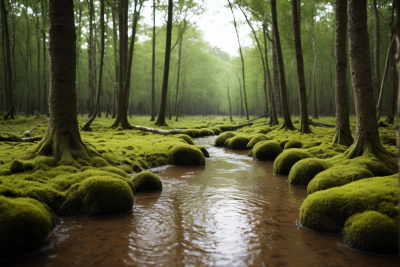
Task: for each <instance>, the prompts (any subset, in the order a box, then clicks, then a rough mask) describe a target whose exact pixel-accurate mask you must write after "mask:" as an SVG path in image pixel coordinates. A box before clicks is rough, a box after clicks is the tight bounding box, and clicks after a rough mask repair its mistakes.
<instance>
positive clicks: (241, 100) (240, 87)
mask: <svg viewBox="0 0 400 267" xmlns="http://www.w3.org/2000/svg"><path fill="white" fill-rule="evenodd" d="M235 74H236V76H237V78H238V80H239V92H240V118H241V117H242V116H243V114H244V109H243V96H242V82H241V81H240V77H239V75H238V74H237V73H235Z"/></svg>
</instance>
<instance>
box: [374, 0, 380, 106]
mask: <svg viewBox="0 0 400 267" xmlns="http://www.w3.org/2000/svg"><path fill="white" fill-rule="evenodd" d="M372 10H373V12H374V59H375V60H374V62H375V99H376V101H378V94H379V88H380V85H381V69H380V60H381V56H380V55H381V47H380V42H381V40H380V28H379V13H378V8H377V6H376V0H373V3H372Z"/></svg>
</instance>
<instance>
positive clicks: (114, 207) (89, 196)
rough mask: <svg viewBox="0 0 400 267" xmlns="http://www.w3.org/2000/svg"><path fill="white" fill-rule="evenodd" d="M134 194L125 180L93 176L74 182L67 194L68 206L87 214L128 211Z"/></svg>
mask: <svg viewBox="0 0 400 267" xmlns="http://www.w3.org/2000/svg"><path fill="white" fill-rule="evenodd" d="M133 202H134V196H133V192H132V189H131V187H130V186H129V185H128V183H127V182H125V181H123V180H120V179H116V178H110V177H103V176H94V177H90V178H88V179H86V180H84V181H83V182H81V183H78V184H74V185H73V186H72V187H71V188H70V190H69V192H68V196H67V205H68V206H69V207H68V208H72V209H75V212H76V213H84V214H85V215H88V216H99V215H107V214H117V213H123V212H127V211H130V210H131V209H132V207H133Z"/></svg>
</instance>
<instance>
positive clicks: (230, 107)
mask: <svg viewBox="0 0 400 267" xmlns="http://www.w3.org/2000/svg"><path fill="white" fill-rule="evenodd" d="M228 102H229V117H230V119H231V122H233V120H232V105H231V97H230V96H229V84H228Z"/></svg>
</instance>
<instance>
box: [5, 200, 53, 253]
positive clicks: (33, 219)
mask: <svg viewBox="0 0 400 267" xmlns="http://www.w3.org/2000/svg"><path fill="white" fill-rule="evenodd" d="M53 227H54V223H53V220H52V215H51V214H50V212H49V211H48V210H47V209H46V208H45V207H44V206H43V205H42V204H41V203H40V202H39V201H37V200H34V199H30V198H13V199H11V198H7V197H4V196H0V258H7V257H15V256H17V255H19V254H24V253H27V252H30V251H33V250H36V249H38V248H39V247H40V246H42V245H44V243H45V240H46V237H47V236H48V235H49V233H50V232H51V229H52V228H53Z"/></svg>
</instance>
